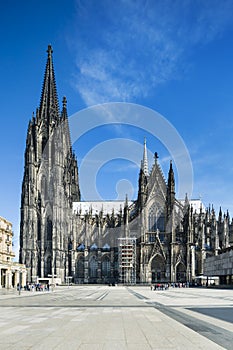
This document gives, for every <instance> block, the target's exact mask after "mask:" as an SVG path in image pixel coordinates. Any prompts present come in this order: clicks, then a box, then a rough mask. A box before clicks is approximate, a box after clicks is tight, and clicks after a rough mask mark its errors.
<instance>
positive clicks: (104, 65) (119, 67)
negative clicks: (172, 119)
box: [71, 0, 233, 105]
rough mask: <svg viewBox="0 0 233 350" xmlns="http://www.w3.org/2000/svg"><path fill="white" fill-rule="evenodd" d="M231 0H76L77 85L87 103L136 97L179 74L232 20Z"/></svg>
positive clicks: (75, 45)
mask: <svg viewBox="0 0 233 350" xmlns="http://www.w3.org/2000/svg"><path fill="white" fill-rule="evenodd" d="M232 9H233V3H232V1H230V0H229V1H228V0H227V1H221V2H219V1H217V0H211V1H210V0H209V1H208V0H206V1H204V2H203V1H195V2H193V1H181V0H180V1H179V0H178V1H172V0H167V1H166V0H163V1H160V0H158V1H152V0H148V1H140V0H139V1H130V0H129V1H127V0H121V1H118V2H114V1H101V2H96V1H89V2H84V1H77V13H76V31H75V34H73V38H72V40H71V42H72V48H73V49H75V51H76V52H77V62H76V63H77V68H78V70H77V73H76V74H75V79H76V82H75V86H76V88H77V89H78V91H79V93H80V95H81V96H82V98H83V100H84V101H85V103H86V104H87V105H92V104H97V103H103V102H111V101H132V102H133V101H135V99H137V98H140V97H143V96H147V95H148V94H150V90H151V89H153V90H154V89H155V88H156V87H157V86H158V85H159V84H161V83H164V82H166V81H167V80H171V79H175V78H177V77H179V75H180V74H182V73H180V72H182V71H183V70H185V68H186V63H185V59H186V56H187V53H189V52H190V50H191V51H192V49H194V48H195V47H196V46H197V45H205V44H206V43H208V42H210V41H211V40H213V39H214V38H215V37H216V36H218V35H220V34H221V33H222V32H223V31H224V30H225V28H226V27H227V26H228V25H229V23H231V14H232Z"/></svg>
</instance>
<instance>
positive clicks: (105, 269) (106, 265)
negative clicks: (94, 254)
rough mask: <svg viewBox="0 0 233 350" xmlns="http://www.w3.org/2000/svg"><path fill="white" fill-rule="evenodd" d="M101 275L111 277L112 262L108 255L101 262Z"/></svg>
mask: <svg viewBox="0 0 233 350" xmlns="http://www.w3.org/2000/svg"><path fill="white" fill-rule="evenodd" d="M101 275H102V278H106V277H110V275H111V263H110V258H109V257H108V256H104V257H103V259H102V262H101Z"/></svg>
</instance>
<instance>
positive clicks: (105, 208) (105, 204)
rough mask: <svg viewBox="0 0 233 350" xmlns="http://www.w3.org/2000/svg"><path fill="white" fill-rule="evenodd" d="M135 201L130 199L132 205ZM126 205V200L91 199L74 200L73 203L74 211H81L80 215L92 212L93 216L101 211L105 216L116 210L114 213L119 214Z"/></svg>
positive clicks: (129, 202)
mask: <svg viewBox="0 0 233 350" xmlns="http://www.w3.org/2000/svg"><path fill="white" fill-rule="evenodd" d="M132 203H133V202H132V201H128V205H129V206H130V205H131V204H132ZM124 205H125V201H91V202H74V203H73V213H77V214H78V213H80V215H85V214H88V213H89V214H90V213H91V214H92V216H95V215H98V214H99V213H100V212H102V213H103V216H106V215H107V214H109V215H111V214H112V212H113V211H114V214H115V215H117V214H119V213H120V212H121V211H122V210H123V208H124Z"/></svg>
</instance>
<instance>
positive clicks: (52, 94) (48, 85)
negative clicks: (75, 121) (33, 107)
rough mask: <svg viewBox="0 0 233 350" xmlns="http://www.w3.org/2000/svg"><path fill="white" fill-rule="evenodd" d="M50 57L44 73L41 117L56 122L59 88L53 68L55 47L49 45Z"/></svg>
mask: <svg viewBox="0 0 233 350" xmlns="http://www.w3.org/2000/svg"><path fill="white" fill-rule="evenodd" d="M47 53H48V57H47V63H46V68H45V74H44V82H43V87H42V94H41V100H40V108H39V111H40V113H39V114H40V118H41V120H45V121H47V122H48V124H49V123H50V122H53V123H54V122H55V121H57V120H58V118H59V114H60V113H59V104H58V97H57V88H56V81H55V74H54V68H53V58H52V53H53V49H52V46H51V45H48V50H47Z"/></svg>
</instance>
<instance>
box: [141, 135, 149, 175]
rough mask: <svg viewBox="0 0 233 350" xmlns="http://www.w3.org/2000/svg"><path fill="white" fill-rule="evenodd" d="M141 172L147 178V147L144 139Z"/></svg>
mask: <svg viewBox="0 0 233 350" xmlns="http://www.w3.org/2000/svg"><path fill="white" fill-rule="evenodd" d="M142 170H143V172H144V174H145V175H146V176H149V171H148V159H147V147H146V138H144V150H143V160H142Z"/></svg>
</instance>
